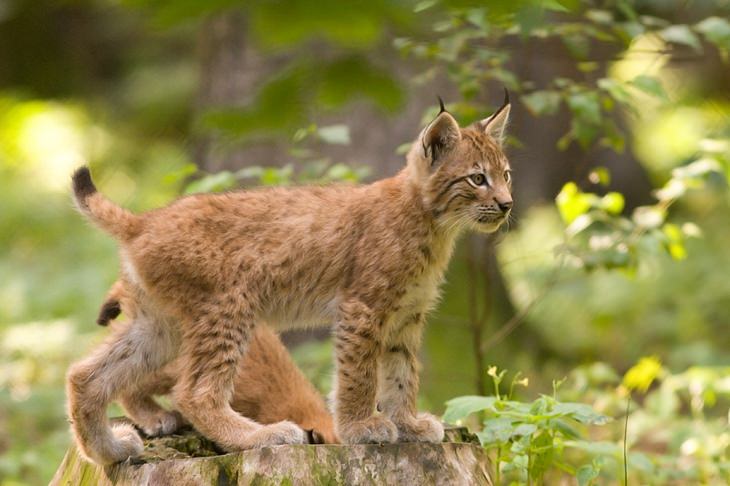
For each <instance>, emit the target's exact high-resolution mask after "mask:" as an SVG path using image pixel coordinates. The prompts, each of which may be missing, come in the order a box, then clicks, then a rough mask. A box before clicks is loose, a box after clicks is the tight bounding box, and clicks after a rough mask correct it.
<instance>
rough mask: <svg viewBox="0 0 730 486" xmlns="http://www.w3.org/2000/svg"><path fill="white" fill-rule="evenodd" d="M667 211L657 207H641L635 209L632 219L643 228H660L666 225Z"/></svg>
mask: <svg viewBox="0 0 730 486" xmlns="http://www.w3.org/2000/svg"><path fill="white" fill-rule="evenodd" d="M665 218H666V211H664V210H662V209H661V208H658V207H656V206H639V207H638V208H636V209H634V213H633V214H632V215H631V219H633V220H634V222H635V223H636V224H637V225H639V226H641V227H642V228H647V229H651V228H658V227H659V226H661V225H662V223H664V219H665Z"/></svg>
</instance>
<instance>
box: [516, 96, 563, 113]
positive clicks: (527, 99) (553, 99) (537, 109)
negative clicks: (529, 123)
mask: <svg viewBox="0 0 730 486" xmlns="http://www.w3.org/2000/svg"><path fill="white" fill-rule="evenodd" d="M521 99H522V102H523V103H524V104H525V106H526V107H527V109H528V110H529V111H530V113H532V114H533V115H537V116H541V115H553V114H555V113H557V111H558V109H559V108H560V101H561V97H560V93H558V92H557V91H551V90H542V91H535V92H533V93H530V94H527V95H524V96H522V98H521Z"/></svg>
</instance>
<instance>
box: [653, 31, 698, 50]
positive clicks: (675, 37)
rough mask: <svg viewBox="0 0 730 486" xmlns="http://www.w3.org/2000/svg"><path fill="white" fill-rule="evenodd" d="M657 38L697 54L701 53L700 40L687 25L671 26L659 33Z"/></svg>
mask: <svg viewBox="0 0 730 486" xmlns="http://www.w3.org/2000/svg"><path fill="white" fill-rule="evenodd" d="M659 36H661V38H662V39H664V40H665V41H668V42H673V43H675V44H683V45H685V46H689V47H691V48H692V49H694V50H695V51H697V52H700V51H702V44H701V43H700V40H699V39H698V38H697V35H696V34H695V33H694V32H692V30H691V29H690V28H689V26H687V25H671V26H669V27H667V28H666V29H663V30H661V31H659Z"/></svg>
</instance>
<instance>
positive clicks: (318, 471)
mask: <svg viewBox="0 0 730 486" xmlns="http://www.w3.org/2000/svg"><path fill="white" fill-rule="evenodd" d="M488 471H489V461H488V458H487V455H486V453H485V452H484V450H483V449H482V448H481V447H480V446H479V444H478V441H476V439H475V437H474V436H472V435H470V434H468V433H467V432H466V430H465V429H463V428H455V429H448V430H447V433H446V439H445V441H444V442H443V443H441V444H420V443H401V444H382V445H379V444H368V445H355V446H345V445H282V446H275V447H264V448H261V449H255V450H249V451H243V452H237V453H232V454H221V453H220V451H219V450H217V448H216V447H215V446H214V444H213V443H212V442H210V441H208V440H207V439H205V438H203V437H202V436H200V435H199V434H198V433H197V432H195V431H192V430H188V431H185V432H183V433H181V434H179V435H171V436H167V437H160V438H156V439H149V440H146V441H145V450H144V453H143V455H142V456H141V457H139V458H136V459H134V460H129V461H126V462H123V463H120V464H115V465H113V466H107V467H101V466H97V465H95V464H91V463H89V462H86V461H85V460H84V459H83V458H82V457H81V456H80V455H79V453H78V451H77V449H76V447H75V446H73V445H72V446H71V447H70V448H69V450H68V452H67V453H66V456H65V457H64V459H63V462H62V463H61V465H60V467H59V468H58V471H56V475H55V476H54V477H53V480H52V481H51V485H52V486H57V485H58V486H70V485H73V486H77V485H79V486H82V485H93V486H97V485H105V486H106V485H119V486H127V485H129V486H140V485H149V486H168V485H169V486H187V485H191V486H192V485H195V486H223V485H226V486H228V485H290V486H299V485H338V484H345V485H361V484H363V485H376V484H377V485H401V484H402V485H406V486H420V485H431V484H432V485H489V486H491V485H492V481H491V479H490V477H489V472H488Z"/></svg>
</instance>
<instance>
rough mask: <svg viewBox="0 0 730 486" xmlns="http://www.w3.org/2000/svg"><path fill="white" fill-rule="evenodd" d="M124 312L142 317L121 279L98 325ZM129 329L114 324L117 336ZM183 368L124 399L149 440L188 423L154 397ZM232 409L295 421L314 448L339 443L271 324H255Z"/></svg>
mask: <svg viewBox="0 0 730 486" xmlns="http://www.w3.org/2000/svg"><path fill="white" fill-rule="evenodd" d="M121 312H124V315H125V317H127V318H128V319H131V320H135V318H136V316H137V315H138V311H137V306H136V304H135V302H134V299H132V298H131V296H130V295H129V293H128V292H127V290H126V288H125V285H124V282H123V281H122V280H119V281H117V282H116V283H115V284H114V285H113V286H112V288H111V290H110V292H109V293H108V294H107V298H106V300H105V302H104V304H103V305H102V308H101V311H100V313H99V318H98V320H97V323H98V324H100V325H103V326H106V325H107V324H109V322H110V321H112V320H114V319H115V318H116V317H118V316H119V314H120V313H121ZM125 325H126V324H124V322H121V323H117V324H115V326H114V332H116V329H117V328H118V327H119V326H125ZM123 332H124V331H123ZM178 368H179V363H178V361H172V362H171V363H168V364H167V365H166V366H165V367H164V368H162V369H161V370H160V371H157V372H155V373H151V374H150V375H148V376H147V377H145V378H144V379H143V380H140V382H138V383H136V384H135V388H134V389H130V390H128V391H126V392H125V393H123V394H122V396H120V397H119V401H120V402H121V404H122V406H123V407H124V409H125V410H126V412H127V415H128V416H129V417H130V418H131V419H132V421H133V422H134V423H135V424H136V425H137V426H138V427H140V428H141V429H142V430H143V431H144V432H145V433H146V434H147V435H149V436H156V435H165V434H170V433H172V432H174V431H175V430H177V429H178V428H179V427H180V426H181V425H182V424H183V420H182V417H181V416H180V414H178V413H176V412H169V411H167V410H165V409H163V408H162V407H160V406H159V405H158V404H157V402H156V401H155V400H154V395H165V394H168V393H170V391H171V390H172V387H173V386H174V385H175V383H176V382H177V380H178V376H179V375H180V370H179V369H178ZM231 407H232V408H233V409H234V410H235V411H236V412H238V413H240V414H242V415H243V416H245V417H248V418H251V419H253V420H255V421H257V422H259V423H262V424H271V423H274V422H279V421H281V420H291V421H293V422H294V423H296V424H297V425H298V426H299V427H301V428H302V429H303V430H305V431H306V433H307V436H308V437H307V442H309V443H310V444H333V443H337V442H338V440H337V437H336V435H335V427H334V422H333V421H332V415H331V413H330V412H329V411H328V410H327V406H326V405H325V403H324V400H323V399H322V397H321V395H320V394H319V392H318V391H317V390H316V389H315V388H314V386H313V385H312V384H311V383H310V382H309V380H307V378H306V377H305V376H304V374H302V372H301V371H300V370H299V369H298V368H297V366H296V364H294V362H293V361H292V359H291V357H290V356H289V353H288V351H287V349H286V348H285V347H284V345H283V344H282V342H281V341H280V340H279V338H278V336H277V335H276V334H275V333H274V332H273V330H272V329H271V328H270V327H269V326H266V325H261V326H256V328H255V329H254V332H253V334H252V335H251V340H250V342H249V345H248V350H247V352H246V354H245V355H244V356H243V358H242V359H241V361H239V363H238V369H237V371H236V376H235V378H234V381H233V395H232V397H231Z"/></svg>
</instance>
